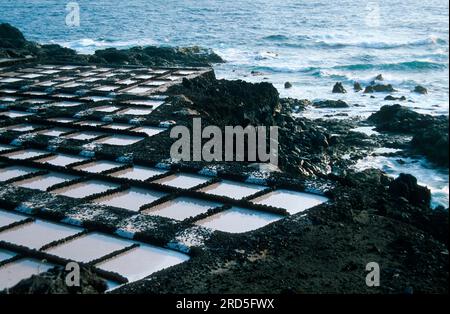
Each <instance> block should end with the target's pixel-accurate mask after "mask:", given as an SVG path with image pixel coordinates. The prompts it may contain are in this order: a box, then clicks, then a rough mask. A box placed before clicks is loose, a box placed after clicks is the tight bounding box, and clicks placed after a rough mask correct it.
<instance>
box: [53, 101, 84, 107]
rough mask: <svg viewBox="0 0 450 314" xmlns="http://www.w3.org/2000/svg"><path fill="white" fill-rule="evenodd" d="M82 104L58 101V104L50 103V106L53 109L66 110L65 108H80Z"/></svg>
mask: <svg viewBox="0 0 450 314" xmlns="http://www.w3.org/2000/svg"><path fill="white" fill-rule="evenodd" d="M82 104H83V103H82V102H77V101H59V102H54V103H51V104H50V105H51V106H54V107H62V108H67V107H76V106H80V105H82Z"/></svg>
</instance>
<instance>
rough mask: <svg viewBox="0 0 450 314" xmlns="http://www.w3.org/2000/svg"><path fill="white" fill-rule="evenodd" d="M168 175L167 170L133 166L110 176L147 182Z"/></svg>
mask: <svg viewBox="0 0 450 314" xmlns="http://www.w3.org/2000/svg"><path fill="white" fill-rule="evenodd" d="M164 173H167V170H162V169H156V168H148V167H143V166H133V167H131V168H127V169H124V170H120V171H117V172H114V173H111V174H110V176H113V177H116V178H125V179H131V180H139V181H145V180H147V179H150V178H151V177H154V176H157V175H162V174H164Z"/></svg>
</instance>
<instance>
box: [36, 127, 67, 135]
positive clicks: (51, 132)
mask: <svg viewBox="0 0 450 314" xmlns="http://www.w3.org/2000/svg"><path fill="white" fill-rule="evenodd" d="M71 131H73V130H72V129H65V128H53V129H49V130H42V131H39V132H37V133H38V134H41V135H45V136H52V137H57V136H60V135H62V134H64V133H67V132H71Z"/></svg>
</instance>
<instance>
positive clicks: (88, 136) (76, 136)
mask: <svg viewBox="0 0 450 314" xmlns="http://www.w3.org/2000/svg"><path fill="white" fill-rule="evenodd" d="M102 135H104V133H100V132H92V131H83V132H77V133H72V134H69V135H66V136H64V138H70V139H73V140H79V141H87V140H92V139H94V138H97V137H99V136H102Z"/></svg>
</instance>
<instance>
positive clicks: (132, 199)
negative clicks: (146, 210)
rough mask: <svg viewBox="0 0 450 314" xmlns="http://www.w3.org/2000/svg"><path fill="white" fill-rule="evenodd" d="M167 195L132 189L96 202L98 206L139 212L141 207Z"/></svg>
mask: <svg viewBox="0 0 450 314" xmlns="http://www.w3.org/2000/svg"><path fill="white" fill-rule="evenodd" d="M165 195H166V194H165V193H163V192H159V191H153V190H146V189H141V188H134V187H132V188H130V189H128V190H125V191H122V192H118V193H114V194H112V195H108V196H105V197H102V198H99V199H96V200H94V202H95V203H97V204H102V205H107V206H114V207H119V208H125V209H128V210H132V211H139V209H140V207H141V206H143V205H146V204H149V203H152V202H154V201H156V200H157V199H159V198H161V197H163V196H165Z"/></svg>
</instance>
